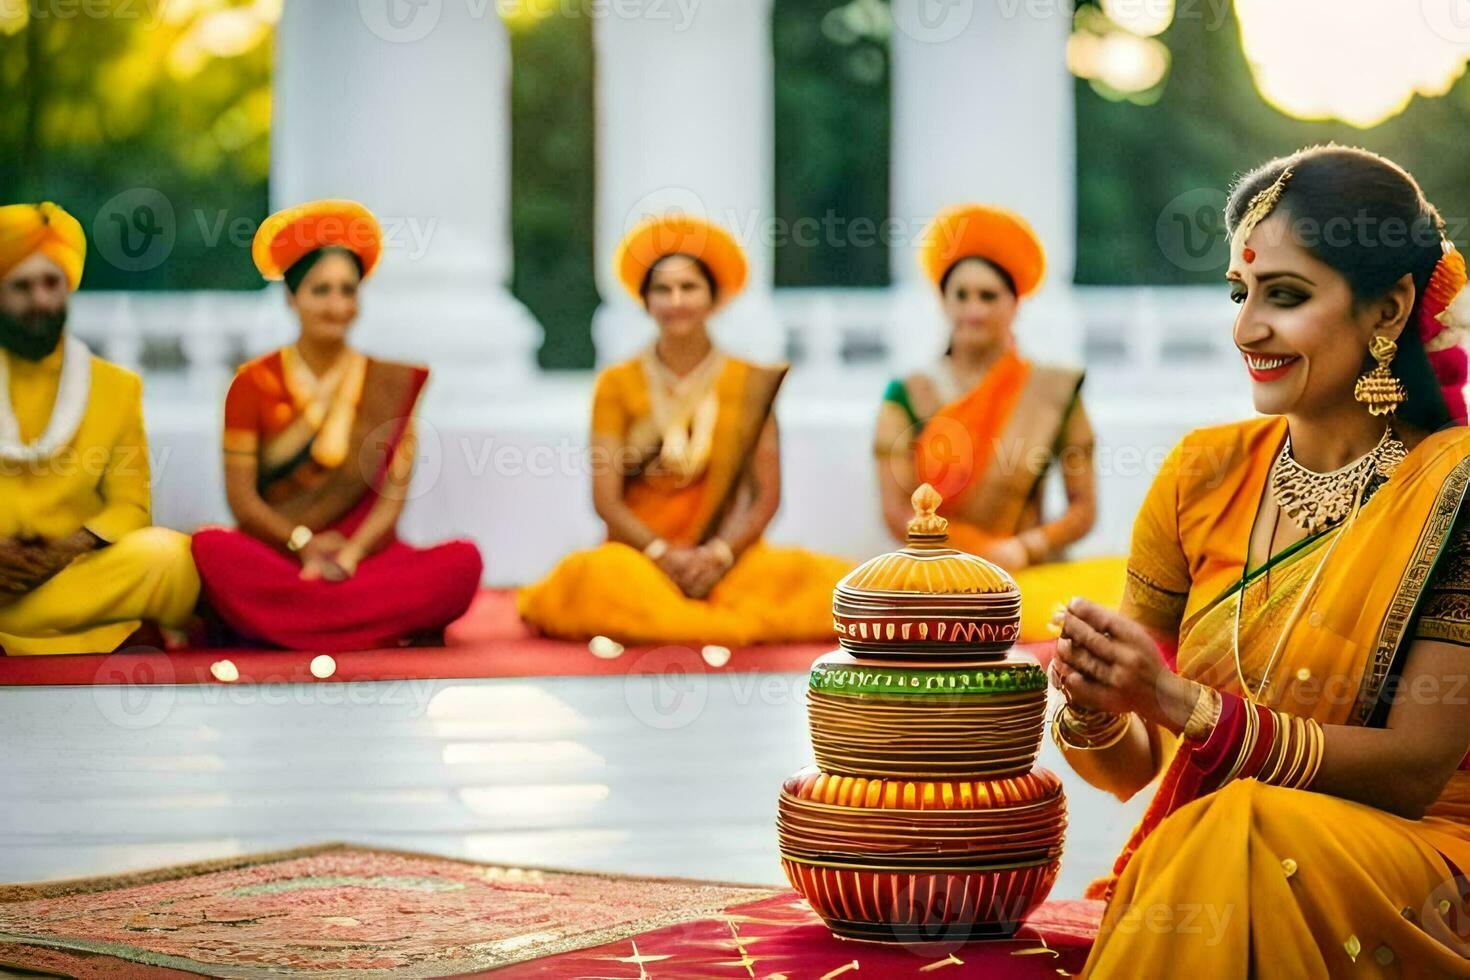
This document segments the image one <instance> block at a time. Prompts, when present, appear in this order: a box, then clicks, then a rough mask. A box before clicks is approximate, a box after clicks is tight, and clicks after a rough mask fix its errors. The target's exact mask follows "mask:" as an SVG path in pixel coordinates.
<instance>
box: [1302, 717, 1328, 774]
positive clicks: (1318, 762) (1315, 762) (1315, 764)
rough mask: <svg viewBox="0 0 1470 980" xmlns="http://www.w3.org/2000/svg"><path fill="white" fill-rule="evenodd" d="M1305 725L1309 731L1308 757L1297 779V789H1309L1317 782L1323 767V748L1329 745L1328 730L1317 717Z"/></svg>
mask: <svg viewBox="0 0 1470 980" xmlns="http://www.w3.org/2000/svg"><path fill="white" fill-rule="evenodd" d="M1303 727H1304V728H1305V729H1306V733H1307V752H1306V757H1307V758H1306V765H1305V766H1304V767H1303V768H1302V772H1301V774H1300V775H1298V776H1297V779H1296V788H1297V789H1308V788H1310V787H1311V785H1312V783H1314V782H1316V780H1317V772H1318V770H1320V769H1321V768H1322V750H1323V749H1324V748H1325V747H1326V746H1327V732H1326V731H1324V730H1323V728H1322V726H1321V725H1320V724H1318V723H1317V721H1316V719H1314V718H1308V719H1307V720H1306V722H1305V724H1304V725H1303Z"/></svg>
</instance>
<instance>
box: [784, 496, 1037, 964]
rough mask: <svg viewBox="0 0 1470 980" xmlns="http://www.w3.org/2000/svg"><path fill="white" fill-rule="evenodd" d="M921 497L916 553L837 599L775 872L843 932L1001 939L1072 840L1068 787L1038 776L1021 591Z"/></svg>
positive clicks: (902, 555)
mask: <svg viewBox="0 0 1470 980" xmlns="http://www.w3.org/2000/svg"><path fill="white" fill-rule="evenodd" d="M913 499H914V510H915V515H916V516H915V517H914V519H913V520H912V521H911V522H910V523H909V534H908V545H907V547H905V548H904V549H903V550H901V551H897V552H894V553H892V554H887V555H882V556H880V557H878V558H874V559H872V560H871V561H869V562H867V563H866V564H863V565H861V566H859V567H858V568H857V569H856V570H854V571H853V572H852V573H851V574H849V575H848V576H847V577H846V578H844V579H843V580H842V581H841V582H839V583H838V585H837V590H836V593H835V594H834V596H833V603H832V606H833V614H834V617H835V621H836V623H835V625H836V631H837V635H838V639H839V643H840V644H841V647H842V649H841V650H840V651H838V652H835V653H830V654H828V655H827V656H824V657H822V658H821V659H819V660H818V661H817V662H816V663H815V664H813V665H812V673H811V683H810V688H809V690H808V695H807V697H808V710H809V713H810V721H811V732H812V746H813V748H814V750H815V754H816V760H817V765H816V767H814V768H808V769H804V770H802V771H801V772H798V773H796V774H795V775H794V776H792V777H791V778H789V779H787V780H786V783H785V785H784V786H783V787H782V790H781V798H780V806H779V814H780V815H779V819H778V828H779V833H780V844H781V859H782V864H783V866H784V867H785V870H786V876H787V878H788V879H789V880H790V881H791V885H792V887H793V888H795V889H796V890H797V891H798V892H799V893H800V894H801V895H802V896H803V897H804V898H806V900H807V901H808V902H809V903H811V906H812V908H813V909H815V910H816V912H817V914H818V915H820V916H821V917H822V919H823V920H824V921H825V922H826V924H827V926H828V928H830V929H831V930H832V932H833V933H835V934H837V935H839V936H843V937H847V938H851V939H868V940H875V941H882V942H929V941H935V940H954V939H960V938H969V937H971V936H987V935H989V936H1004V935H1009V934H1011V933H1012V932H1014V931H1015V929H1016V927H1017V926H1018V925H1019V924H1020V922H1021V920H1022V919H1023V918H1025V916H1026V914H1027V913H1028V912H1030V911H1031V909H1033V908H1034V907H1035V906H1037V905H1038V904H1040V903H1041V902H1042V901H1044V900H1045V898H1046V896H1047V893H1048V892H1050V890H1051V887H1052V883H1053V882H1054V881H1055V879H1056V873H1057V867H1058V864H1059V862H1060V859H1061V851H1062V837H1063V833H1064V831H1065V829H1066V800H1065V798H1064V796H1063V794H1062V784H1061V780H1059V779H1058V778H1057V777H1056V776H1055V775H1054V774H1052V773H1051V772H1049V771H1047V770H1045V769H1041V768H1039V767H1037V766H1036V757H1037V754H1038V753H1039V752H1040V749H1041V737H1042V728H1043V724H1044V715H1045V710H1046V675H1045V673H1044V672H1043V671H1042V669H1041V667H1040V665H1038V664H1037V662H1036V660H1035V659H1034V658H1033V657H1031V656H1030V655H1028V654H1024V653H1021V652H1018V651H1014V650H1012V646H1013V644H1014V643H1015V640H1016V637H1017V635H1018V634H1019V632H1020V616H1021V595H1020V592H1019V590H1018V589H1017V588H1016V583H1015V581H1014V580H1013V579H1012V578H1011V577H1010V576H1009V575H1007V574H1006V573H1005V572H1004V571H1003V570H1002V569H1000V568H999V567H997V566H996V565H993V564H991V563H990V562H987V561H985V560H983V559H981V558H977V557H975V556H974V555H969V554H965V553H963V552H960V551H956V550H955V549H953V548H950V547H948V533H947V528H948V522H947V521H945V519H944V518H943V517H939V516H938V515H937V514H936V513H935V511H936V509H937V508H938V506H939V503H940V498H939V495H938V494H937V493H936V492H935V491H934V490H933V488H931V487H929V486H928V485H927V484H926V485H925V486H922V487H920V488H919V489H918V490H917V491H915V493H914V498H913Z"/></svg>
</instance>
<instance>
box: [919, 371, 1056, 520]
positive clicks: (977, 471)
mask: <svg viewBox="0 0 1470 980" xmlns="http://www.w3.org/2000/svg"><path fill="white" fill-rule="evenodd" d="M1083 380H1084V375H1083V373H1082V372H1081V371H1076V370H1071V369H1067V368H1056V367H1047V366H1041V365H1036V364H1033V363H1032V362H1031V361H1029V360H1027V359H1025V358H1023V357H1021V356H1020V355H1019V354H1017V353H1016V352H1014V351H1010V352H1007V353H1006V354H1005V355H1003V356H1002V357H1001V358H1000V360H998V361H997V362H996V363H995V364H994V365H993V366H992V367H991V369H990V370H989V371H988V372H987V373H986V375H985V378H984V379H983V380H982V381H981V382H980V384H978V385H976V386H975V387H974V388H972V389H971V390H970V391H969V392H967V393H966V394H964V395H962V396H961V397H960V398H958V399H956V400H955V401H953V402H951V403H950V404H948V405H945V406H943V407H941V408H940V409H939V410H938V411H937V412H935V413H934V414H933V415H932V416H931V417H930V418H928V419H927V420H925V422H924V423H923V429H922V431H920V433H919V436H918V439H917V440H916V442H915V447H914V462H915V469H916V472H917V475H918V478H919V480H920V481H921V482H924V483H929V484H930V485H932V486H933V487H934V488H935V489H936V490H938V491H939V493H940V495H941V496H943V497H944V498H945V502H944V506H943V507H941V509H940V510H941V513H944V514H947V515H951V516H955V517H958V518H960V519H961V520H963V521H965V522H966V523H968V524H972V525H974V526H976V527H979V528H981V529H983V530H985V531H987V532H988V533H991V534H994V535H997V536H1001V535H1010V534H1014V533H1015V532H1016V531H1017V530H1018V529H1019V525H1020V522H1021V520H1022V517H1023V515H1024V513H1025V511H1026V507H1027V505H1028V504H1029V503H1030V502H1031V500H1032V498H1033V497H1034V496H1035V494H1036V491H1037V489H1038V487H1040V485H1041V481H1042V480H1043V479H1044V478H1045V476H1046V473H1047V470H1048V469H1049V468H1050V467H1051V464H1052V462H1053V461H1054V460H1055V458H1056V455H1057V451H1058V449H1059V446H1058V443H1059V441H1060V439H1061V437H1062V432H1063V430H1064V429H1065V427H1066V422H1067V418H1068V416H1069V414H1070V413H1071V411H1072V409H1073V407H1074V406H1075V405H1076V402H1077V397H1078V393H1079V392H1080V390H1081V387H1082V382H1083ZM1040 447H1044V448H1045V449H1046V450H1047V454H1048V455H1047V458H1046V459H1045V460H1044V461H1042V462H1041V463H1040V465H1035V464H1034V463H1032V462H1031V460H1030V457H1031V455H1032V453H1033V451H1034V450H1035V449H1037V448H1040Z"/></svg>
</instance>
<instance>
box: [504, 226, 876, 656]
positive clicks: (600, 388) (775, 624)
mask: <svg viewBox="0 0 1470 980" xmlns="http://www.w3.org/2000/svg"><path fill="white" fill-rule="evenodd" d="M615 266H616V269H617V273H618V276H619V278H620V279H621V281H622V282H623V284H624V286H626V287H627V288H628V290H629V292H631V293H632V294H633V295H635V296H637V297H638V298H639V300H640V301H641V302H643V303H644V305H645V306H646V308H647V309H648V312H649V314H650V315H651V316H652V317H653V318H654V320H655V321H656V322H657V324H658V330H659V337H658V340H657V342H656V343H655V344H654V345H653V346H652V347H650V348H649V349H647V350H645V351H644V352H643V353H642V354H641V355H640V356H638V357H636V358H634V359H632V360H630V361H626V362H624V363H622V364H617V365H614V366H613V367H610V368H608V369H607V370H605V371H603V372H602V374H601V375H600V376H599V377H598V379H597V389H596V392H595V393H594V395H593V406H592V463H593V485H592V496H593V502H594V504H595V505H596V507H597V513H598V516H600V517H601V518H602V519H603V521H605V522H606V524H607V536H608V541H607V543H606V544H604V545H602V546H601V547H599V548H594V549H592V550H589V551H581V552H577V553H575V554H572V555H569V556H567V557H566V558H564V559H562V561H561V562H560V563H559V564H558V565H557V566H556V568H555V569H553V570H552V572H551V574H550V575H548V576H547V577H546V578H545V579H543V580H542V581H541V582H539V583H537V584H535V585H532V586H530V587H529V588H526V589H523V590H522V591H521V593H520V596H519V606H520V611H521V616H522V617H523V618H524V619H525V620H526V622H527V623H529V624H530V625H532V626H534V627H535V628H537V629H538V630H540V631H541V632H543V633H546V634H548V635H551V636H559V637H564V638H567V639H588V638H590V637H596V636H605V637H608V638H610V639H611V640H612V641H615V642H618V643H704V644H713V645H726V646H736V645H740V646H744V645H748V644H752V643H764V642H778V641H797V640H824V639H829V638H831V637H832V635H833V634H832V589H833V587H834V586H836V584H837V580H838V579H839V578H841V577H842V575H843V574H844V573H845V572H846V571H847V570H848V568H849V567H850V566H849V564H848V563H847V562H845V561H842V560H839V559H836V558H828V557H826V556H823V555H815V554H812V553H810V552H806V551H802V550H800V549H797V548H775V547H770V546H768V545H766V544H765V542H764V541H763V540H762V535H763V534H764V533H765V529H766V525H767V524H769V523H770V521H771V518H772V517H774V516H775V513H776V507H777V505H778V504H779V503H780V495H781V444H780V437H779V435H778V433H777V429H776V418H775V415H774V413H773V409H774V407H775V402H776V392H777V391H778V390H779V389H780V386H781V382H782V380H783V379H784V378H785V376H786V368H785V366H781V367H761V366H758V365H755V364H750V363H748V362H746V361H742V360H739V359H737V358H734V357H731V356H730V355H728V354H726V353H724V352H723V351H721V350H720V349H719V348H717V347H715V346H714V344H713V343H712V342H711V340H710V337H709V333H708V330H707V329H706V325H705V320H706V318H707V317H708V316H709V315H710V314H711V313H712V312H713V311H714V310H715V309H716V307H717V305H718V304H722V303H725V302H727V301H729V300H730V299H732V298H734V296H735V294H736V293H738V292H739V291H740V288H741V286H742V285H743V284H744V282H745V276H746V264H745V256H744V254H743V252H742V251H741V250H740V246H739V244H738V243H736V241H735V240H734V239H733V238H732V237H730V235H729V234H728V233H727V232H726V231H724V230H723V229H721V228H718V227H716V226H714V225H710V224H708V223H706V222H703V221H697V220H694V219H688V218H677V217H666V218H655V219H653V220H651V221H649V222H646V223H644V224H643V225H640V226H639V227H638V228H635V229H634V230H633V231H632V232H631V233H630V234H629V235H628V237H627V239H625V240H624V242H623V244H622V247H621V248H620V249H619V250H618V255H617V256H616V259H615Z"/></svg>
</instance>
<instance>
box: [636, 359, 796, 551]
mask: <svg viewBox="0 0 1470 980" xmlns="http://www.w3.org/2000/svg"><path fill="white" fill-rule="evenodd" d="M788 370H789V368H788V367H787V366H786V365H784V364H783V365H778V366H774V367H762V366H759V365H755V364H751V363H749V362H747V361H742V360H739V359H737V358H733V357H727V358H726V362H725V366H724V368H723V370H722V371H721V372H720V375H719V377H718V378H717V379H716V381H715V388H716V391H717V392H718V393H719V403H720V408H719V415H718V417H717V419H716V422H715V430H714V436H713V448H712V450H711V452H710V457H709V465H708V467H707V468H706V470H705V472H704V474H703V476H701V477H700V478H699V479H698V480H697V481H695V482H694V483H690V484H683V483H679V484H674V483H672V482H671V480H670V479H669V478H668V477H665V476H662V475H660V474H657V473H654V472H652V471H649V470H647V469H646V467H647V466H648V465H651V464H652V463H653V462H655V461H656V460H657V459H658V449H659V447H658V446H656V445H655V446H654V447H652V450H651V453H650V454H649V455H648V456H647V458H646V460H645V462H644V464H643V465H634V466H632V467H630V468H629V469H628V470H627V471H626V472H625V478H626V479H627V481H628V482H627V483H626V486H625V489H624V500H625V502H626V503H627V504H628V505H629V506H630V507H631V508H632V509H633V511H634V513H635V514H637V515H638V518H639V520H641V521H643V522H644V523H645V524H647V525H648V526H649V528H650V529H651V530H653V531H654V532H655V533H657V534H659V535H660V536H661V537H664V538H666V539H667V540H669V541H671V542H673V543H676V544H691V545H692V544H701V543H703V542H705V541H707V540H708V539H709V538H711V537H713V536H714V535H715V534H716V533H718V531H719V526H720V523H721V521H723V520H724V518H725V515H726V514H728V513H729V511H730V508H731V507H733V506H734V505H735V502H736V498H737V496H738V493H739V490H740V488H741V486H742V485H743V483H744V481H745V478H746V475H747V473H748V471H749V465H750V459H751V456H752V455H753V454H754V452H755V447H756V444H757V442H758V441H759V440H760V435H761V432H762V431H763V430H764V429H765V425H766V421H767V419H769V418H770V416H771V413H772V411H774V409H775V403H776V395H777V393H778V392H779V391H780V388H781V384H782V383H783V382H784V381H785V379H786V374H787V371H788ZM638 377H639V378H640V381H641V383H644V384H646V383H648V382H647V379H646V378H644V377H643V375H642V372H641V371H640V372H639V375H638Z"/></svg>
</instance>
